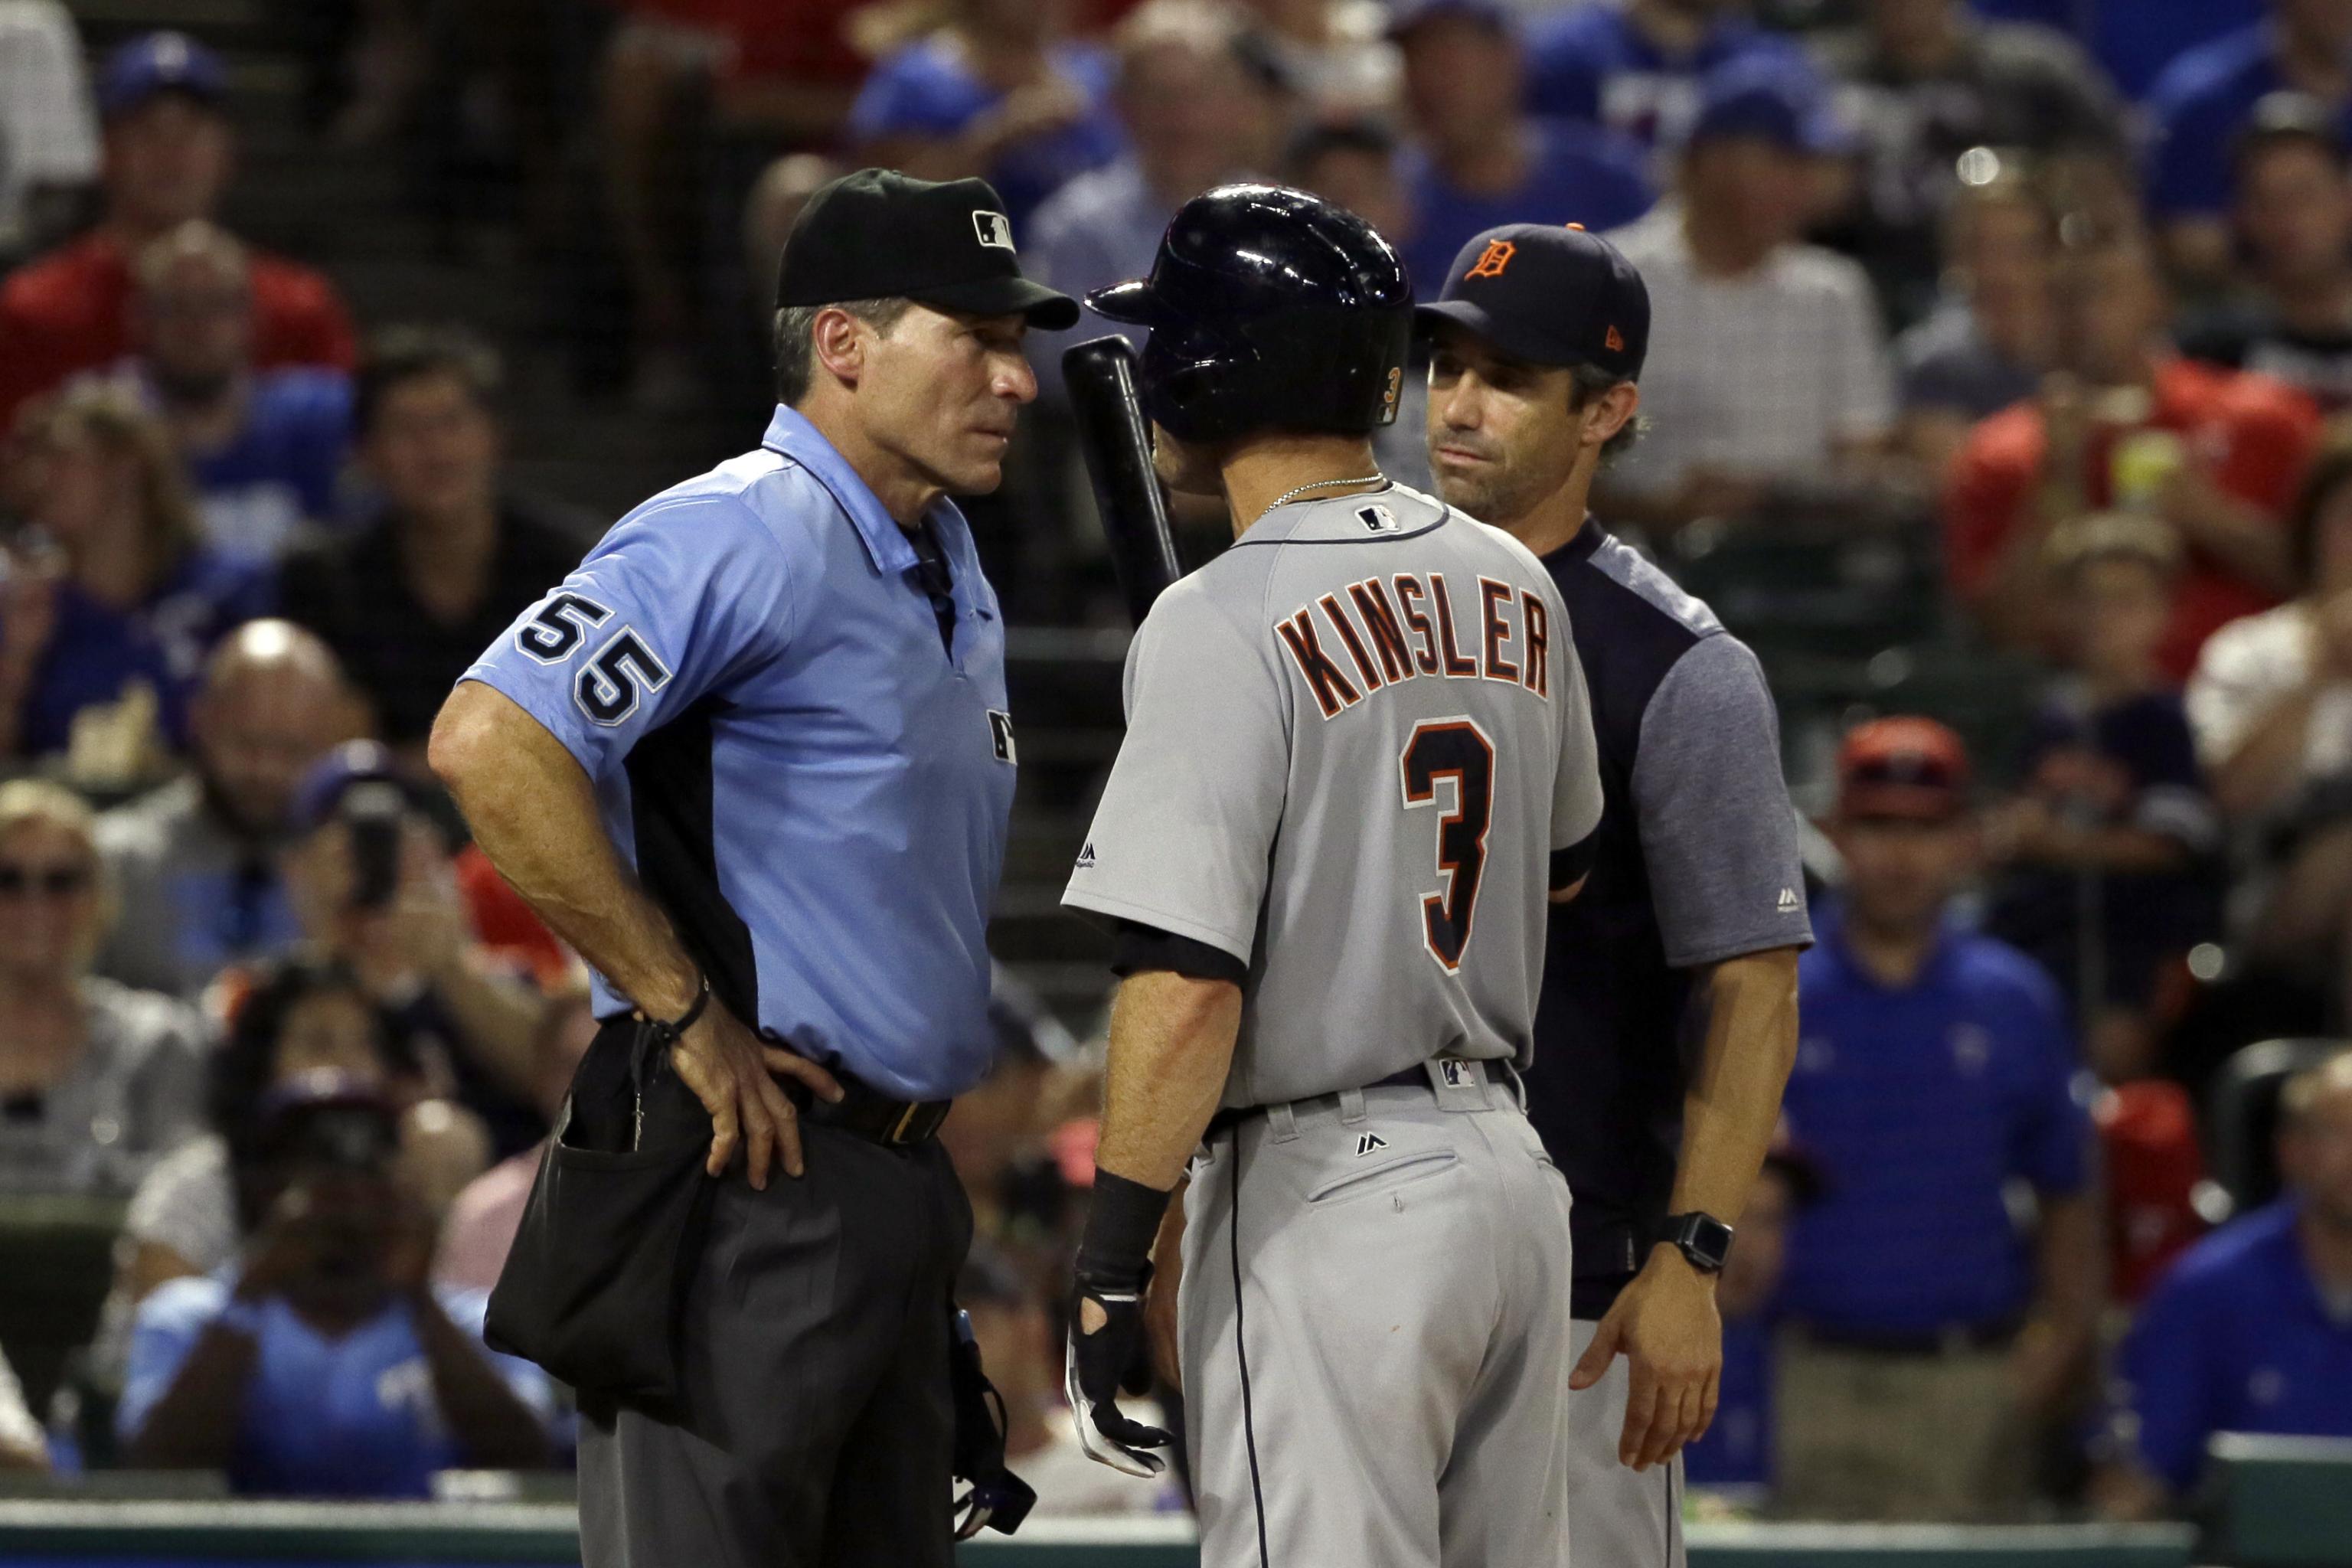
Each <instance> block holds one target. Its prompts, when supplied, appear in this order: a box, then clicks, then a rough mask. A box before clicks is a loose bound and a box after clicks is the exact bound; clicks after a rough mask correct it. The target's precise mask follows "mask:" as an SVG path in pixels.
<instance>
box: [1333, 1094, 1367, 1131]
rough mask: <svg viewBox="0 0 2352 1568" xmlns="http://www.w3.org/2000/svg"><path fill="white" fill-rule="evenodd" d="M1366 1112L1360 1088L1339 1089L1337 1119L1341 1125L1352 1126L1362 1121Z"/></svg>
mask: <svg viewBox="0 0 2352 1568" xmlns="http://www.w3.org/2000/svg"><path fill="white" fill-rule="evenodd" d="M1367 1114H1368V1113H1367V1112H1366V1111H1365V1110H1364V1091H1363V1090H1362V1089H1341V1090H1340V1091H1339V1121H1340V1123H1341V1124H1342V1125H1344V1126H1348V1127H1353V1126H1355V1125H1356V1124H1357V1123H1358V1122H1360V1121H1363V1120H1364V1118H1365V1116H1366V1115H1367Z"/></svg>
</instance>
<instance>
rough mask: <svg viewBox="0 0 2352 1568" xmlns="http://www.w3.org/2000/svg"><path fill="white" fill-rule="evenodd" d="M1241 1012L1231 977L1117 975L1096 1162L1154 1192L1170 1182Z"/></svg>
mask: <svg viewBox="0 0 2352 1568" xmlns="http://www.w3.org/2000/svg"><path fill="white" fill-rule="evenodd" d="M1241 1016H1242V993H1241V987H1240V986H1238V985H1235V984H1233V983H1232V982H1230V981H1224V980H1195V979H1192V978H1191V977H1189V976H1186V975H1181V974H1171V973H1167V972H1166V971H1163V970H1153V971H1150V972H1147V973H1141V974H1135V975H1130V976H1129V977H1128V979H1127V980H1126V981H1124V982H1123V983H1121V984H1120V985H1119V988H1118V1000H1117V1001H1116V1002H1114V1003H1113V1004H1112V1005H1111V1016H1110V1052H1109V1058H1110V1059H1109V1066H1108V1072H1107V1075H1106V1081H1105V1084H1104V1088H1103V1126H1102V1142H1101V1143H1100V1145H1099V1146H1098V1147H1097V1149H1096V1151H1095V1163H1096V1164H1097V1165H1098V1166H1099V1167H1101V1168H1102V1169H1103V1170H1106V1171H1108V1172H1110V1173H1112V1174H1114V1175H1118V1176H1124V1177H1126V1178H1127V1179H1128V1180H1129V1181H1130V1182H1137V1183H1140V1184H1142V1185H1144V1186H1147V1187H1151V1188H1154V1189H1156V1190H1158V1191H1160V1192H1167V1191H1170V1190H1171V1189H1172V1188H1173V1187H1174V1186H1175V1185H1176V1183H1177V1181H1178V1179H1179V1178H1180V1177H1181V1176H1182V1175H1183V1173H1184V1162H1185V1161H1186V1160H1188V1159H1190V1158H1191V1157H1192V1150H1193V1147H1194V1146H1195V1145H1196V1144H1198V1143H1199V1142H1201V1134H1202V1131H1205V1130H1206V1129H1207V1127H1208V1125H1209V1118H1210V1117H1212V1116H1213V1115H1214V1114H1216V1110H1217V1101H1218V1100H1220V1099H1221V1098H1222V1097H1223V1094H1224V1091H1225V1075H1226V1073H1227V1072H1228V1071H1229V1070H1231V1068H1232V1067H1233V1060H1234V1036H1235V1034H1236V1033H1237V1032H1238V1031H1239V1029H1240V1027H1241Z"/></svg>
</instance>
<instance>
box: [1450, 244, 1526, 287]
mask: <svg viewBox="0 0 2352 1568" xmlns="http://www.w3.org/2000/svg"><path fill="white" fill-rule="evenodd" d="M1518 253H1519V247H1517V246H1516V245H1513V244H1512V243H1511V242H1510V241H1509V240H1507V239H1490V240H1488V241H1487V242H1486V249H1485V250H1484V251H1482V252H1481V253H1480V254H1479V257H1478V260H1477V264H1476V265H1475V266H1474V267H1472V268H1470V270H1469V271H1467V272H1465V273H1464V274H1463V275H1462V276H1463V277H1465V278H1500V277H1501V276H1502V275H1503V268H1506V267H1508V266H1509V265H1510V264H1511V258H1512V257H1514V256H1517V254H1518Z"/></svg>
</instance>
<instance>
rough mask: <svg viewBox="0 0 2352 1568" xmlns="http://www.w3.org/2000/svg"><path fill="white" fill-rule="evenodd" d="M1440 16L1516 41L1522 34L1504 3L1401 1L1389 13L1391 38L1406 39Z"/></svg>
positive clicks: (1497, 0) (1481, 0)
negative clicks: (1459, 18)
mask: <svg viewBox="0 0 2352 1568" xmlns="http://www.w3.org/2000/svg"><path fill="white" fill-rule="evenodd" d="M1440 16H1459V17H1461V18H1462V19H1463V20H1464V21H1465V22H1475V23H1478V24H1479V25H1480V26H1484V27H1486V28H1489V29H1490V30H1492V31H1494V32H1497V33H1505V34H1509V35H1512V36H1514V37H1516V36H1517V33H1518V19H1517V17H1516V16H1513V15H1512V14H1511V8H1510V7H1509V6H1508V5H1504V4H1502V0H1397V3H1396V5H1394V6H1393V7H1392V8H1391V10H1390V12H1389V37H1391V38H1402V37H1404V36H1405V35H1406V34H1408V33H1410V32H1412V30H1413V29H1414V28H1415V27H1418V26H1421V25H1422V24H1423V22H1431V21H1434V20H1436V19H1437V18H1438V17H1440Z"/></svg>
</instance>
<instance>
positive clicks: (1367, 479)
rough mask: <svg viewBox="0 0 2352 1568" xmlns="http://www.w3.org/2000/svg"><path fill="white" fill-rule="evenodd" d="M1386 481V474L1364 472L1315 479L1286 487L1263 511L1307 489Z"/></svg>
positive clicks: (1263, 514)
mask: <svg viewBox="0 0 2352 1568" xmlns="http://www.w3.org/2000/svg"><path fill="white" fill-rule="evenodd" d="M1387 482H1388V476H1387V475H1386V474H1381V473H1371V474H1366V475H1365V476H1364V477H1363V478H1362V479H1317V480H1316V481H1315V482H1314V483H1312V484H1306V485H1300V486H1298V487H1297V488H1296V489H1286V490H1285V491H1283V492H1282V493H1281V494H1280V495H1278V496H1276V497H1275V498H1274V500H1270V501H1268V502H1267V503H1266V507H1265V511H1272V510H1274V509H1275V508H1276V507H1278V506H1281V505H1283V504H1284V503H1285V502H1286V501H1290V500H1296V499H1297V498H1298V497H1300V496H1303V495H1305V494H1306V493H1307V491H1308V490H1321V489H1334V488H1336V487H1338V486H1340V485H1379V484H1386V483H1387ZM1265 511H1262V512H1260V513H1258V516H1260V517H1264V516H1265Z"/></svg>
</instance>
